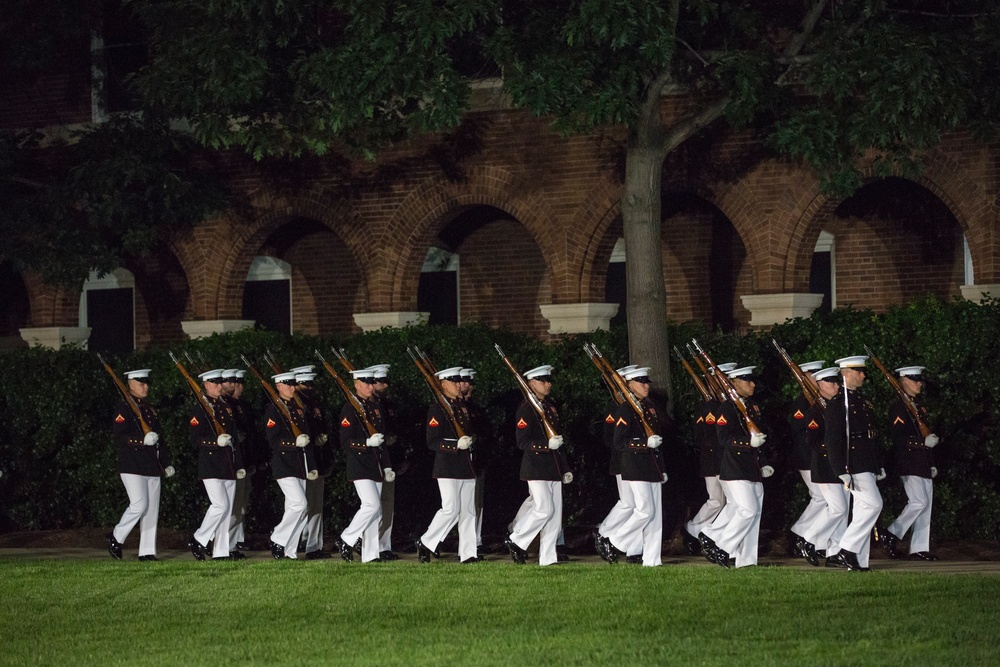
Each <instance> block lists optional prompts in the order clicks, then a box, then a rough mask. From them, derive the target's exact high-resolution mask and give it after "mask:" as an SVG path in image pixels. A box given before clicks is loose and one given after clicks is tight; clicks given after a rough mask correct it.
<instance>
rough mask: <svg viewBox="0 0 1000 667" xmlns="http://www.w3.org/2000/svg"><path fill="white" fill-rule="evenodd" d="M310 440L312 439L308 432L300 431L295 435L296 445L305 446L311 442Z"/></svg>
mask: <svg viewBox="0 0 1000 667" xmlns="http://www.w3.org/2000/svg"><path fill="white" fill-rule="evenodd" d="M309 441H310V440H309V435H308V434H306V433H299V434H298V435H297V436H296V437H295V446H296V447H305V446H306V445H308V444H309Z"/></svg>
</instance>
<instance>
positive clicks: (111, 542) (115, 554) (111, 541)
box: [104, 533, 122, 560]
mask: <svg viewBox="0 0 1000 667" xmlns="http://www.w3.org/2000/svg"><path fill="white" fill-rule="evenodd" d="M104 539H105V540H107V541H108V553H109V554H111V557H112V558H114V559H115V560H121V559H122V543H121V542H119V541H118V540H116V539H115V534H114V533H108V534H107V535H105V536H104Z"/></svg>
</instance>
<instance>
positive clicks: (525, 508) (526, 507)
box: [479, 493, 566, 547]
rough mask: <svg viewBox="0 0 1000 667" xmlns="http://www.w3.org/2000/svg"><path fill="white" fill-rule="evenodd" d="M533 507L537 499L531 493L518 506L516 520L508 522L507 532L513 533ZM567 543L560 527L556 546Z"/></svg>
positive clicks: (480, 544)
mask: <svg viewBox="0 0 1000 667" xmlns="http://www.w3.org/2000/svg"><path fill="white" fill-rule="evenodd" d="M533 509H535V501H534V500H532V499H531V494H530V493H529V494H528V497H527V498H525V499H524V501H523V502H522V503H521V506H520V507H518V508H517V513H516V514H514V520H513V521H511V522H510V523H508V524H507V532H508V533H513V532H514V526H516V525H517V522H518V521H520V520H521V518H522V517H523V516H524V515H525V514H527V513H528V512H530V511H531V510H533ZM565 544H566V537H565V535H564V534H563V531H562V528H561V527H560V528H559V537H557V538H556V546H557V547H561V546H563V545H565ZM479 546H483V543H482V541H480V542H479Z"/></svg>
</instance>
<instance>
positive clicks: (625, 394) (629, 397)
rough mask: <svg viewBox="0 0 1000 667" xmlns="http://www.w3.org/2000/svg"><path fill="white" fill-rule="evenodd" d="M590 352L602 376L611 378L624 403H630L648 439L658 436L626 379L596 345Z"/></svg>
mask: <svg viewBox="0 0 1000 667" xmlns="http://www.w3.org/2000/svg"><path fill="white" fill-rule="evenodd" d="M590 350H591V352H593V353H594V356H593V357H591V359H596V360H597V362H596V363H599V364H600V366H599V367H600V368H601V371H602V375H603V376H604V377H609V378H611V381H612V382H614V385H615V387H616V388H617V389H618V391H619V392H621V395H622V401H623V402H625V403H628V404H629V405H630V406H631V407H632V410H633V411H634V412H635V414H636V415H637V416H638V417H639V422H640V423H642V429H643V430H644V431H645V432H646V437H647V438H648V437H649V436H651V435H657V433H656V430H655V429H653V426H652V424H650V423H649V420H648V419H646V411H645V410H644V409H643V407H642V404H641V403H640V402H639V399H638V398H636V397H635V394H633V393H632V392H631V391H629V389H628V385H627V384H626V383H625V380H624V378H622V376H621V375H619V374H618V373H616V372H615V369H613V368H611V363H610V362H608V360H607V359H606V358H605V357H604V355H603V354H601V351H600V350H598V349H597V346H596V345H594V344H593V343H591V344H590Z"/></svg>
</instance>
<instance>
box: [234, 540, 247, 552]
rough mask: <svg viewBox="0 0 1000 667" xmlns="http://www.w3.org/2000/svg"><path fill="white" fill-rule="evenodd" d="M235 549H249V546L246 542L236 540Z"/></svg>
mask: <svg viewBox="0 0 1000 667" xmlns="http://www.w3.org/2000/svg"><path fill="white" fill-rule="evenodd" d="M236 550H237V551H249V548H248V547H247V543H246V542H237V543H236Z"/></svg>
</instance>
